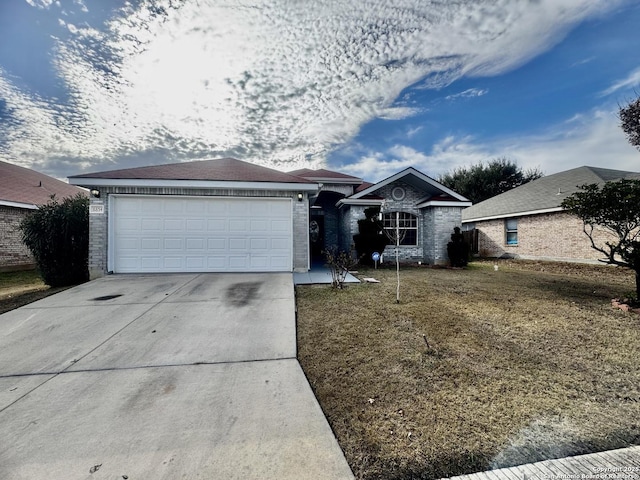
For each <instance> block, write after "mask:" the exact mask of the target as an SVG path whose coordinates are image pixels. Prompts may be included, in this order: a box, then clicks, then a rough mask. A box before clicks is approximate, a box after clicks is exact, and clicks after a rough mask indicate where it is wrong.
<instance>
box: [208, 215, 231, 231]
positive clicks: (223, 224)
mask: <svg viewBox="0 0 640 480" xmlns="http://www.w3.org/2000/svg"><path fill="white" fill-rule="evenodd" d="M207 230H208V231H209V232H226V231H227V230H228V226H227V219H226V218H210V219H209V220H207Z"/></svg>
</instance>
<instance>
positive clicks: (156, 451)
mask: <svg viewBox="0 0 640 480" xmlns="http://www.w3.org/2000/svg"><path fill="white" fill-rule="evenodd" d="M294 311H295V305H294V294H293V281H292V275H291V274H176V275H116V276H109V277H105V278H102V279H99V280H95V281H93V282H89V283H87V284H84V285H81V286H79V287H76V288H73V289H70V290H66V291H64V292H62V293H59V294H57V295H54V296H51V297H48V298H46V299H43V300H40V301H38V302H35V303H32V304H30V305H27V306H25V307H22V308H20V309H17V310H14V311H11V312H8V313H6V314H4V315H0V432H1V433H2V442H0V478H3V479H8V480H9V479H29V480H32V479H37V478H47V479H58V478H60V479H62V478H64V479H76V478H79V479H80V478H81V479H89V478H90V479H107V478H108V479H131V480H137V479H150V478H152V479H176V478H184V479H194V478H202V479H279V480H280V479H296V480H297V479H314V478H317V479H352V478H353V475H352V473H351V471H350V470H349V467H348V465H347V463H346V461H345V459H344V456H343V454H342V452H341V450H340V448H339V446H338V444H337V442H336V440H335V437H334V435H333V433H332V431H331V429H330V427H329V425H328V423H327V421H326V419H325V417H324V415H323V413H322V411H321V409H320V407H319V405H318V403H317V401H316V399H315V397H314V395H313V392H312V391H311V388H310V387H309V384H308V382H307V380H306V378H305V376H304V373H303V372H302V369H301V368H300V365H299V364H298V362H297V360H296V332H295V313H294Z"/></svg>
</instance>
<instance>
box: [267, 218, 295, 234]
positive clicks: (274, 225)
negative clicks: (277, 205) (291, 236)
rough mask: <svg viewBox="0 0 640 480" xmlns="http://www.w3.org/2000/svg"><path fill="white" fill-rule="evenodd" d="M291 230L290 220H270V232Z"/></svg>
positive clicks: (287, 231)
mask: <svg viewBox="0 0 640 480" xmlns="http://www.w3.org/2000/svg"><path fill="white" fill-rule="evenodd" d="M290 230H291V222H290V221H287V220H271V231H272V232H283V233H287V234H288V233H289V231H290Z"/></svg>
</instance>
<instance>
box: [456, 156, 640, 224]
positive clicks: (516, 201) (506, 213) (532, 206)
mask: <svg viewBox="0 0 640 480" xmlns="http://www.w3.org/2000/svg"><path fill="white" fill-rule="evenodd" d="M622 178H640V174H638V173H635V172H627V171H623V170H611V169H607V168H595V167H587V166H584V167H578V168H574V169H571V170H565V171H564V172H559V173H556V174H553V175H549V176H546V177H541V178H539V179H537V180H533V181H531V182H528V183H525V184H524V185H520V186H519V187H516V188H514V189H512V190H508V191H506V192H504V193H501V194H500V195H496V196H495V197H492V198H489V199H487V200H485V201H483V202H480V203H477V204H476V205H473V206H471V207H469V208H467V209H465V210H463V212H462V220H463V221H464V222H471V221H479V220H485V219H486V220H489V219H492V218H506V217H510V216H517V215H523V214H525V215H526V214H532V213H543V212H549V211H560V210H562V208H561V207H560V204H561V203H562V201H563V200H564V199H565V198H567V197H568V196H570V195H571V194H573V193H575V192H577V191H579V190H580V188H579V187H580V186H581V185H584V184H592V183H596V184H602V183H604V182H608V181H615V180H619V179H622Z"/></svg>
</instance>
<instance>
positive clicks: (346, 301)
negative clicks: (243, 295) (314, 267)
mask: <svg viewBox="0 0 640 480" xmlns="http://www.w3.org/2000/svg"><path fill="white" fill-rule="evenodd" d="M493 265H494V262H491V263H482V262H476V263H474V264H472V268H470V269H467V270H447V269H429V268H405V269H403V270H402V272H401V282H402V287H401V303H400V304H396V303H395V271H393V270H377V271H368V272H364V271H361V273H362V274H363V275H365V276H373V277H375V278H377V279H378V280H380V281H381V283H380V284H361V285H357V286H350V287H349V288H347V289H345V290H343V291H335V290H331V289H330V288H328V287H326V286H309V287H305V286H299V287H297V305H298V336H299V338H298V345H299V359H300V362H301V364H302V366H303V368H304V370H305V372H306V374H307V376H308V378H309V381H310V383H311V385H312V387H313V389H314V391H315V393H316V395H317V397H318V400H319V402H320V404H321V405H322V408H323V410H324V412H325V414H326V415H327V418H328V420H329V423H330V424H331V426H332V428H333V429H334V431H335V433H336V435H337V437H338V441H339V442H340V445H341V447H342V448H343V450H344V451H345V455H346V457H347V460H348V462H349V464H350V465H351V468H352V470H353V472H354V474H355V475H356V477H357V478H360V479H383V478H384V479H412V478H413V479H431V478H440V477H445V476H451V475H459V474H464V473H471V472H474V471H479V470H485V469H488V468H497V467H505V466H512V465H517V464H522V463H527V462H533V461H538V460H544V459H549V458H559V457H563V456H567V455H576V454H581V453H587V452H593V451H600V450H606V449H611V448H618V447H623V446H628V445H630V444H636V443H639V442H640V422H638V419H639V418H640V368H639V367H640V360H639V359H638V355H637V352H638V351H639V350H640V316H638V315H635V314H630V313H625V312H622V311H620V310H614V309H612V308H611V305H610V300H611V298H613V297H615V296H619V295H620V294H621V292H624V291H628V290H629V289H631V288H632V286H633V284H634V283H633V282H634V278H633V273H632V272H627V271H625V270H621V269H617V268H610V267H602V266H591V265H570V264H551V263H543V262H515V261H502V262H499V270H498V271H497V272H496V271H494V268H493ZM425 338H426V340H427V342H428V344H427V342H425Z"/></svg>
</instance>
